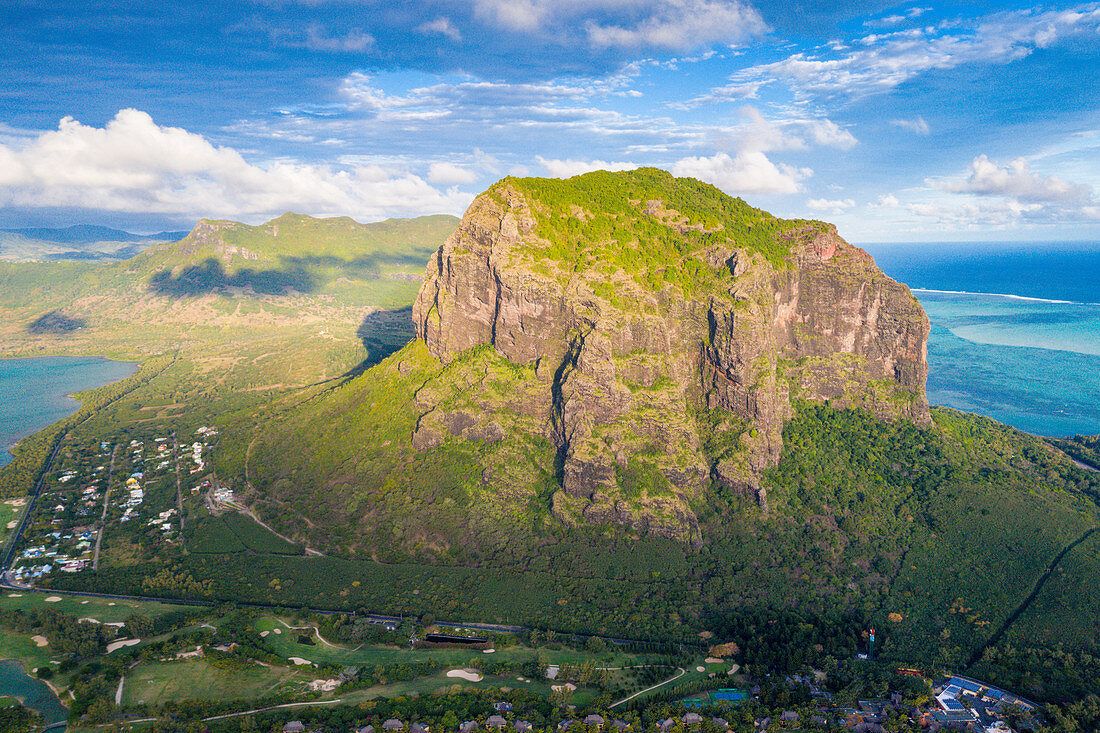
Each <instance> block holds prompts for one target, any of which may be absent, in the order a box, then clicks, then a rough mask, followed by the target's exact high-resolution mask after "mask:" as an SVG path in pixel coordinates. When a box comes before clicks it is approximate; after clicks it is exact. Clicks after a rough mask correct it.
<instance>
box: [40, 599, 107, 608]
mask: <svg viewBox="0 0 1100 733" xmlns="http://www.w3.org/2000/svg"><path fill="white" fill-rule="evenodd" d="M46 600H47V601H48V600H50V599H49V598H47V599H46ZM107 605H108V606H114V605H115V602H114V601H111V602H110V603H108V604H107Z"/></svg>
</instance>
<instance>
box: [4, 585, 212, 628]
mask: <svg viewBox="0 0 1100 733" xmlns="http://www.w3.org/2000/svg"><path fill="white" fill-rule="evenodd" d="M47 598H60V599H61V600H59V601H56V602H48V601H47V600H46V599H47ZM0 608H6V609H13V608H22V609H26V610H29V609H32V608H38V609H42V608H50V609H53V610H55V611H61V612H63V613H69V614H72V615H73V616H76V617H77V618H94V619H95V620H96V621H99V622H101V623H105V624H109V623H117V622H119V621H122V620H123V619H125V618H126V617H127V616H129V615H130V614H131V613H139V614H141V615H143V616H148V617H150V618H155V617H157V616H162V615H164V614H166V613H169V612H170V611H180V610H183V609H186V608H191V606H180V605H176V604H172V603H158V602H155V601H153V602H150V601H127V600H115V601H112V600H108V599H106V598H81V597H79V596H70V595H65V594H58V595H51V594H50V593H34V592H32V593H18V592H7V593H4V594H3V595H2V596H0Z"/></svg>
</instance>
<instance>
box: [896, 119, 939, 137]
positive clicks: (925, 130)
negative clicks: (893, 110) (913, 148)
mask: <svg viewBox="0 0 1100 733" xmlns="http://www.w3.org/2000/svg"><path fill="white" fill-rule="evenodd" d="M890 124H891V125H893V126H894V127H900V128H901V129H903V130H908V131H909V132H912V133H915V134H917V135H927V134H929V133H930V132H931V131H932V130H931V128H929V127H928V123H927V122H925V121H924V118H923V117H920V116H917V117H914V118H913V119H911V120H890Z"/></svg>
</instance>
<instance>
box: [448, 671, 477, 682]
mask: <svg viewBox="0 0 1100 733" xmlns="http://www.w3.org/2000/svg"><path fill="white" fill-rule="evenodd" d="M447 676H448V677H458V678H459V679H463V680H466V681H467V682H481V681H482V680H483V679H485V678H484V677H482V676H481V673H480V672H478V671H477V670H476V669H452V670H450V671H449V672H447Z"/></svg>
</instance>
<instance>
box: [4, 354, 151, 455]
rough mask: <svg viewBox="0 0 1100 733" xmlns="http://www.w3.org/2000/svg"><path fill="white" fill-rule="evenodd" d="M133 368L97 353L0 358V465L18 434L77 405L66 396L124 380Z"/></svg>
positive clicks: (44, 424)
mask: <svg viewBox="0 0 1100 733" xmlns="http://www.w3.org/2000/svg"><path fill="white" fill-rule="evenodd" d="M137 367H138V365H137V364H134V363H131V362H126V361H111V360H110V359H103V358H101V357H97V356H41V357H37V356H36V357H30V358H27V359H0V466H3V465H5V464H6V463H8V462H10V461H11V454H10V453H9V452H8V449H9V448H11V447H12V446H13V445H15V443H17V442H18V441H19V439H20V438H23V437H26V436H28V435H31V434H32V433H35V432H38V431H39V430H41V429H42V428H44V427H47V426H49V425H51V424H53V423H55V422H57V421H58V420H60V419H61V418H63V417H65V416H67V415H71V414H72V413H74V412H76V411H77V410H78V409H79V408H80V403H79V402H77V401H76V400H75V399H73V398H72V397H70V396H69V395H70V394H72V393H74V392H80V391H82V390H85V389H91V388H93V387H99V386H102V385H104V384H110V383H111V382H117V381H118V380H120V379H125V378H126V377H128V376H130V375H131V374H133V373H134V372H136V371H137Z"/></svg>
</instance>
